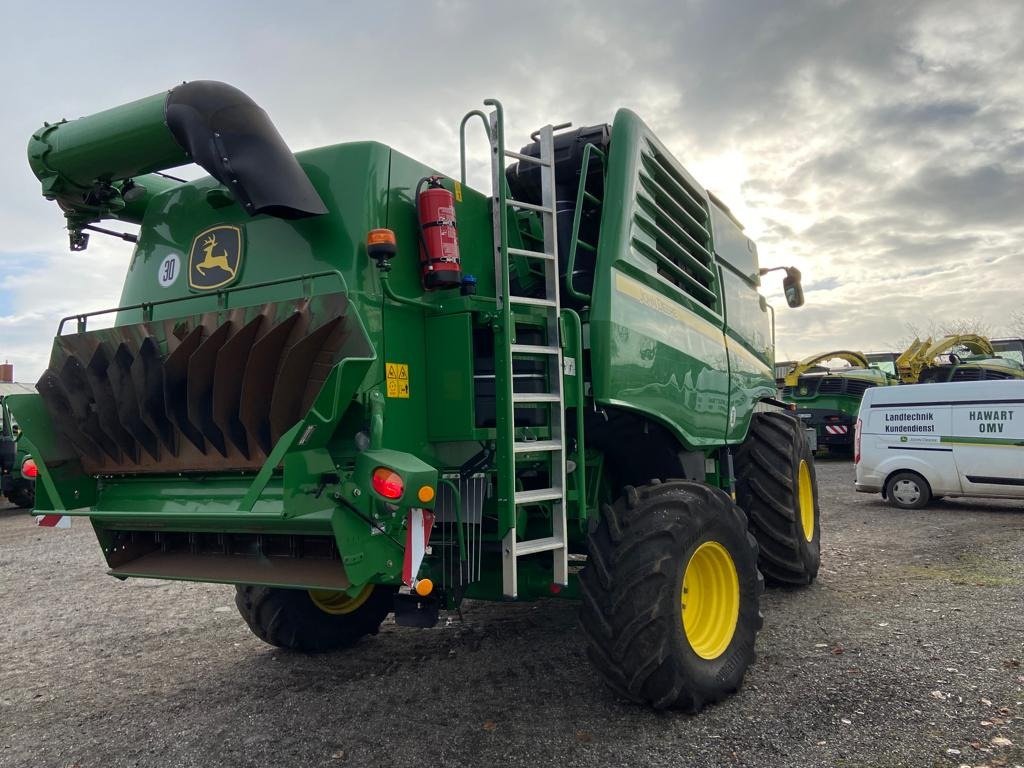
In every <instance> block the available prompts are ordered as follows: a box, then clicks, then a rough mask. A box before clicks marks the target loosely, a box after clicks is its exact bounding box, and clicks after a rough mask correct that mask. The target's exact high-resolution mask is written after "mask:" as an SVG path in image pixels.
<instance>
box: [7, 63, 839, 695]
mask: <svg viewBox="0 0 1024 768" xmlns="http://www.w3.org/2000/svg"><path fill="white" fill-rule="evenodd" d="M487 106H488V107H489V110H488V112H487V113H485V112H483V111H480V110H474V111H473V112H470V113H469V114H468V115H467V116H466V118H465V119H464V120H463V123H462V126H461V134H462V138H463V141H462V145H463V146H462V157H461V160H462V167H463V177H462V178H461V179H459V180H453V179H450V178H447V177H445V176H444V175H442V174H440V173H439V172H438V171H436V170H435V169H432V168H428V167H426V166H425V165H423V164H422V163H419V162H417V161H416V160H413V159H412V158H409V157H407V156H405V155H403V154H401V153H399V152H397V151H395V150H393V149H391V148H389V147H386V146H383V145H381V144H378V143H374V142H359V143H351V144H342V145H338V146H331V147H324V148H321V149H314V150H310V151H306V152H301V153H299V154H297V155H293V154H292V153H291V152H290V151H289V150H288V149H287V147H286V146H285V144H284V142H283V140H282V139H281V138H280V136H279V135H278V133H277V132H276V130H275V129H274V128H273V126H272V124H271V123H270V121H269V120H268V118H267V116H266V114H265V113H264V112H263V111H262V110H261V109H260V108H259V107H258V106H257V105H256V104H254V103H253V102H252V101H251V100H250V99H249V98H248V97H246V96H245V95H244V94H242V93H241V92H239V91H238V90H236V89H234V88H231V87H229V86H226V85H224V84H222V83H214V82H193V83H188V84H185V85H180V86H178V87H176V88H174V89H172V90H171V91H169V92H166V93H161V94H158V95H156V96H153V97H151V98H147V99H143V100H141V101H137V102H134V103H131V104H127V105H124V106H122V107H118V108H115V109H112V110H108V111H106V112H100V113H98V114H96V115H93V116H91V117H85V118H82V119H79V120H75V121H72V122H64V121H61V122H58V123H54V124H48V125H45V126H44V127H43V128H41V129H39V131H38V132H37V133H36V134H35V135H33V137H32V140H31V142H30V145H29V161H30V163H31V166H32V169H33V171H34V172H35V174H36V175H37V176H38V178H39V179H40V181H41V182H42V188H43V194H44V195H45V196H46V197H47V198H49V199H52V200H54V201H55V202H56V203H57V204H58V205H59V206H60V208H61V209H62V211H63V212H64V215H65V217H66V219H67V226H68V230H69V232H70V237H71V247H72V250H81V249H84V248H85V247H86V245H87V242H88V237H89V234H90V232H111V231H113V232H114V233H115V234H119V235H123V236H124V237H125V239H134V238H133V236H131V235H124V233H120V232H118V230H117V229H115V230H110V229H109V227H110V225H107V226H106V227H98V226H97V222H99V221H100V220H104V219H113V220H119V221H122V222H133V223H136V224H139V225H140V231H139V234H138V237H137V243H136V245H135V250H134V253H133V254H132V256H131V260H130V264H129V267H128V274H127V277H126V279H125V283H124V289H123V293H122V298H121V306H120V307H118V308H116V309H112V310H109V311H108V312H102V313H85V314H82V315H79V316H75V317H71V318H67V319H66V320H65V321H64V322H62V323H61V326H60V328H59V329H58V331H57V336H56V339H55V341H54V345H53V352H52V356H51V359H50V364H49V368H48V370H47V371H46V372H45V373H44V374H43V376H42V378H41V379H40V381H39V383H38V389H39V393H40V394H38V395H22V396H18V397H12V398H10V401H11V406H12V408H13V409H14V411H15V412H16V414H17V417H18V420H19V422H20V423H21V425H22V426H23V428H24V430H25V436H26V438H27V439H28V440H30V441H31V444H32V446H33V447H34V455H35V456H36V457H37V458H38V460H39V462H38V463H39V488H38V500H37V505H36V506H37V509H38V510H39V511H40V512H50V513H51V514H52V513H54V512H56V513H59V514H65V515H78V516H83V517H87V518H89V519H90V521H91V523H92V525H93V527H94V529H95V532H96V535H97V537H98V539H99V543H100V546H101V547H102V550H103V554H104V557H105V558H106V561H107V563H108V565H109V567H110V572H111V573H112V574H113V575H114V576H117V577H119V578H127V577H132V576H139V577H150V578H168V579H189V580H195V581H212V582H223V583H228V584H235V585H237V598H236V602H237V605H238V608H239V610H240V612H241V614H242V616H243V618H244V619H245V621H246V622H248V624H249V626H250V627H251V628H252V630H253V632H255V633H256V635H258V636H259V637H260V638H262V639H264V640H266V641H267V642H269V643H272V644H274V645H278V646H281V647H285V648H294V649H300V650H307V651H309V650H329V649H335V648H340V647H344V646H348V645H351V644H352V643H354V642H356V641H357V640H358V639H359V638H361V637H363V636H364V635H367V634H374V633H376V631H377V629H378V627H379V625H380V624H381V622H382V621H383V620H384V618H385V617H386V616H387V615H388V613H389V612H391V611H394V612H395V615H396V619H397V621H398V622H399V623H400V624H415V625H430V624H432V623H433V622H434V621H435V620H436V618H437V614H438V610H439V609H453V608H455V607H457V606H458V605H459V603H460V601H462V600H463V599H464V598H477V599H491V600H502V599H505V600H511V599H535V598H539V597H544V596H552V595H558V596H561V597H578V598H580V599H581V600H582V614H581V615H582V625H583V630H584V635H585V638H586V639H585V642H586V645H587V647H588V649H589V654H590V657H591V658H592V659H593V661H594V663H595V665H596V666H597V668H598V670H599V671H600V672H601V674H602V675H603V676H604V678H605V679H606V680H607V682H608V683H609V685H610V686H611V687H612V688H613V689H614V690H616V691H617V692H619V693H620V694H622V695H623V696H626V697H628V698H630V699H633V700H635V701H639V702H647V703H650V704H652V705H654V706H656V707H682V708H686V709H691V710H696V709H699V708H700V707H701V706H703V705H704V704H705V703H707V702H712V701H716V700H718V699H720V698H722V697H723V696H725V695H726V694H728V693H729V692H730V691H733V690H735V689H736V688H737V687H738V686H739V685H740V683H741V681H742V678H743V675H744V673H745V671H746V668H747V666H748V665H749V664H750V663H751V661H752V660H753V656H754V638H755V634H756V633H757V631H758V629H759V628H760V626H761V617H760V613H759V608H758V604H759V597H760V593H761V585H762V576H761V573H763V574H764V576H765V577H766V578H768V579H769V580H770V581H772V582H776V583H783V584H797V585H799V584H807V583H809V582H811V580H812V579H814V577H815V574H816V573H817V570H818V557H819V536H820V532H819V526H818V505H817V491H816V485H815V476H814V465H813V461H812V457H811V455H810V453H809V451H808V449H807V446H806V444H805V442H804V440H803V438H802V435H801V430H800V428H799V425H798V423H797V421H796V420H795V419H794V418H793V417H792V416H791V415H789V414H788V413H787V412H786V411H785V410H783V408H782V404H781V403H779V402H778V401H776V400H774V396H775V387H774V381H773V377H772V367H771V366H772V364H773V338H772V330H771V329H772V319H771V314H770V308H769V307H768V306H767V305H766V303H765V302H764V299H763V298H762V297H761V296H759V294H758V290H757V289H758V285H759V284H760V275H761V274H762V272H764V271H767V270H761V269H760V267H759V264H758V259H757V250H756V248H755V246H754V244H753V243H752V242H751V241H750V240H748V239H747V238H746V237H745V236H744V235H743V232H742V229H741V227H740V225H739V224H738V223H737V222H736V220H735V219H734V218H733V217H732V215H731V214H730V213H729V211H728V209H727V208H726V207H725V206H724V205H723V204H722V203H720V202H719V201H718V200H716V199H715V198H714V197H713V196H712V195H710V194H709V193H708V192H707V191H705V189H704V188H703V187H702V186H701V185H700V184H699V183H698V182H697V181H696V180H695V179H694V178H693V177H691V176H690V175H689V174H688V173H687V172H686V170H685V169H684V168H683V167H682V166H681V165H680V164H679V162H678V161H676V160H675V158H673V157H672V155H671V154H670V153H669V151H668V150H667V149H666V148H665V146H664V145H662V144H661V142H659V141H658V139H657V138H656V137H655V136H654V134H653V133H652V132H651V131H650V130H649V129H648V128H647V127H646V126H645V125H644V124H643V122H641V121H640V119H639V118H638V117H637V116H636V115H635V114H633V113H632V112H629V111H627V110H620V111H619V112H618V113H617V114H616V115H615V119H614V122H613V124H612V125H610V126H609V125H600V126H594V127H590V128H582V129H578V130H570V129H569V128H568V126H558V127H553V126H550V125H548V126H545V127H542V128H540V129H539V130H538V131H537V132H536V133H534V134H533V136H532V137H531V139H532V141H531V142H530V143H528V144H527V145H526V146H524V147H523V148H522V149H521V150H519V151H513V150H510V149H509V148H508V146H507V144H506V138H505V133H504V125H505V122H504V117H503V113H502V109H501V106H500V104H498V102H496V101H489V102H487ZM477 119H480V120H481V121H482V124H483V128H484V131H483V132H484V133H485V134H486V137H487V147H486V151H487V152H488V155H489V156H490V158H491V161H492V171H493V173H492V178H493V182H494V186H493V189H492V190H491V191H490V194H484V193H481V192H477V191H475V190H473V189H471V188H469V187H468V186H466V183H465V166H466V149H465V136H466V129H467V127H470V126H476V120H477ZM453 159H454V157H453ZM187 162H194V163H197V164H199V165H201V166H202V167H203V168H205V169H206V170H207V171H208V172H209V174H210V176H209V177H208V178H203V179H201V180H199V181H195V182H189V183H186V182H183V181H180V180H177V179H175V178H172V177H169V176H165V175H163V174H162V172H163V171H165V170H167V169H170V168H173V167H175V166H178V165H181V164H184V163H187ZM79 258H81V257H79ZM785 282H786V295H787V299H788V301H789V303H790V304H791V305H794V306H796V305H799V304H800V303H802V292H801V290H800V285H799V274H798V273H797V272H796V271H795V270H789V271H788V274H787V276H786V281H785ZM111 313H112V314H113V315H114V324H113V327H96V326H97V325H102V324H98V323H96V322H95V320H96V319H97V316H98V315H109V314H111ZM758 545H760V549H759V546H758ZM759 565H760V570H759V567H758V566H759Z"/></svg>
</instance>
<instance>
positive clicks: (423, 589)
mask: <svg viewBox="0 0 1024 768" xmlns="http://www.w3.org/2000/svg"><path fill="white" fill-rule="evenodd" d="M433 591H434V582H432V581H431V580H430V579H420V580H419V581H417V582H416V594H417V595H419V596H420V597H426V596H427V595H429V594H430V593H431V592H433Z"/></svg>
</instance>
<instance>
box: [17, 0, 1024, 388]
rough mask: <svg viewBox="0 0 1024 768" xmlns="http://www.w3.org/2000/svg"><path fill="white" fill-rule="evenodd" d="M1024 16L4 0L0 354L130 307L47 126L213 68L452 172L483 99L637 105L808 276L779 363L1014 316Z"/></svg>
mask: <svg viewBox="0 0 1024 768" xmlns="http://www.w3.org/2000/svg"><path fill="white" fill-rule="evenodd" d="M1022 28H1024V3H1021V2H1019V0H1007V1H1006V2H998V1H996V0H990V1H986V0H973V1H972V2H970V3H965V2H962V1H961V0H953V1H951V2H942V1H941V0H935V1H931V2H898V1H897V0H883V1H878V2H873V1H872V0H860V1H857V2H842V1H840V0H748V1H743V2H739V1H733V0H693V1H687V0H677V1H676V2H645V1H643V0H637V1H631V2H628V3H625V2H621V1H615V0H612V1H608V0H579V1H578V2H559V1H558V0H546V1H545V2H534V1H533V0H521V1H520V2H516V3H502V4H499V3H490V2H470V1H465V2H462V1H459V0H441V1H439V2H428V1H426V0H419V1H417V2H386V1H382V0H377V1H375V2H364V3H348V2H330V3H328V2H303V0H293V2H290V3H280V2H256V1H252V2H245V3H243V2H239V1H237V0H236V1H235V2H218V3H210V2H201V3H200V2H190V1H189V0H182V1H180V2H175V3H173V4H170V3H165V4H150V3H139V2H132V3H116V2H107V3H103V4H94V3H65V2H59V1H56V2H50V3H48V4H47V5H46V13H45V14H43V13H41V12H40V11H39V9H38V8H33V7H31V6H30V5H29V4H21V6H20V7H12V4H4V7H3V9H2V10H0V65H2V71H4V72H5V73H7V74H8V76H7V77H5V79H4V99H3V101H4V105H3V108H2V111H0V178H2V179H3V182H2V183H0V232H2V239H0V360H2V359H6V360H10V361H11V362H13V363H14V364H15V373H16V378H17V379H18V380H22V381H34V380H35V379H36V378H37V377H38V376H39V374H40V373H41V372H42V370H43V369H44V368H45V366H46V361H47V358H48V356H49V349H50V344H51V338H52V335H53V332H54V331H55V329H56V326H57V322H58V321H59V319H60V318H61V317H63V316H65V315H69V314H72V313H77V312H82V311H88V310H95V309H103V308H108V307H113V306H116V304H117V300H118V297H119V294H120V290H121V281H122V278H123V273H124V270H125V269H126V267H127V265H128V262H129V260H130V257H131V246H130V245H129V244H127V243H123V242H120V241H116V240H112V239H109V238H104V237H103V236H102V235H93V237H92V240H91V243H90V247H89V249H88V250H87V251H85V252H84V253H75V254H72V253H70V252H69V251H68V248H67V237H66V232H65V231H64V230H63V218H62V216H61V214H60V212H59V211H58V209H57V208H56V206H55V205H54V204H52V203H49V202H47V201H45V200H43V198H42V196H41V195H40V193H39V184H38V182H37V181H36V180H35V178H34V177H33V175H32V173H31V172H30V170H29V168H28V163H27V161H26V158H25V146H26V143H27V141H28V139H29V137H30V135H31V134H32V132H33V131H34V130H35V129H37V128H38V127H40V126H41V125H42V123H43V122H44V121H54V120H57V119H60V118H62V117H68V118H73V117H77V116H81V115H86V114H90V113H92V112H96V111H99V110H101V109H105V108H108V107H112V106H116V105H119V104H122V103H125V102H127V101H131V100H133V99H137V98H141V97H143V96H148V95H150V94H153V93H157V92H160V91H164V90H166V89H168V88H170V87H173V86H174V85H175V84H177V83H179V82H181V81H183V80H195V79H213V80H223V81H225V82H228V83H231V84H232V85H235V86H237V87H238V88H240V89H241V90H243V91H245V92H246V93H248V94H249V95H250V96H251V97H252V98H253V99H254V100H255V101H256V102H257V103H258V104H260V105H261V106H262V107H263V108H264V109H266V111H267V112H268V113H269V114H270V116H271V118H272V119H273V121H274V122H275V124H276V125H277V127H278V129H279V130H280V132H281V133H282V135H283V136H284V137H285V139H286V141H287V142H288V143H289V145H290V146H291V148H292V149H293V150H301V149H307V148H310V147H315V146H320V145H323V144H332V143H338V142H343V141H352V140H362V139H376V140H379V141H383V142H384V143H387V144H390V145H391V146H393V147H395V148H396V149H398V150H400V151H402V152H404V153H406V154H409V155H412V156H414V157H417V158H419V159H421V160H423V161H425V162H427V163H428V164H430V165H432V166H434V167H436V168H438V169H439V170H441V171H442V172H447V173H450V174H453V175H454V174H456V173H458V164H459V149H458V124H459V120H460V119H461V117H462V115H463V114H464V113H465V112H466V111H467V110H469V109H473V108H476V107H478V106H479V105H480V104H481V102H482V100H483V99H485V98H488V97H497V98H500V99H501V100H502V102H503V103H504V105H505V109H506V115H507V121H508V127H507V134H508V135H509V136H510V137H517V138H513V139H512V140H511V141H510V143H511V144H514V143H516V141H517V139H518V137H521V138H522V139H523V143H525V137H526V135H527V134H528V133H529V132H530V131H532V130H533V129H535V128H536V127H538V126H539V125H542V124H545V123H560V122H565V121H570V120H571V121H572V122H573V123H574V124H576V125H592V124H595V123H601V122H610V121H611V119H612V117H613V115H614V112H615V110H616V109H617V108H619V107H629V108H631V109H633V110H634V111H636V112H637V113H638V114H639V115H640V116H641V117H642V118H643V119H644V120H645V121H646V122H647V123H648V125H650V126H651V128H652V129H653V130H654V131H655V133H656V134H658V136H659V137H660V138H661V139H662V141H663V142H664V143H665V144H666V145H667V146H668V147H669V148H670V149H671V150H672V152H673V153H674V154H675V156H676V157H677V158H678V159H679V160H680V161H681V162H682V163H683V165H685V166H686V167H687V169H688V170H689V171H690V172H691V173H692V174H693V175H694V176H696V178H697V179H698V180H699V181H700V182H701V183H702V184H703V185H704V186H705V187H707V188H708V189H709V190H711V191H713V192H714V193H715V194H717V195H718V196H719V197H720V198H721V199H722V200H724V201H725V203H726V204H727V205H729V207H730V208H731V209H732V211H733V212H734V213H735V214H736V215H737V217H738V218H739V219H740V220H741V221H742V222H743V223H744V225H745V227H746V232H747V234H748V235H749V236H750V237H752V238H753V239H754V240H756V241H757V243H758V248H759V253H760V258H761V264H762V266H777V265H794V266H797V267H798V268H799V269H800V270H801V271H802V272H803V275H804V287H805V291H806V299H807V303H806V305H805V306H804V307H803V308H801V309H798V310H791V309H788V308H787V307H786V306H785V302H784V301H783V300H782V297H781V285H780V283H779V282H778V281H776V279H775V278H767V279H766V284H765V289H764V290H765V293H766V295H767V296H768V298H769V300H770V301H771V302H772V303H773V304H774V305H775V307H776V310H777V312H776V336H777V357H778V359H780V360H781V359H795V358H799V357H803V356H805V355H809V354H812V353H817V352H822V351H825V350H829V349H839V348H846V349H859V350H863V351H873V350H881V349H887V348H890V347H892V345H895V344H896V343H897V342H898V341H899V340H902V339H904V338H905V337H906V336H907V327H908V325H915V326H916V327H928V326H930V325H935V324H940V323H942V322H946V321H955V320H963V319H965V318H967V319H977V320H978V321H979V322H983V323H984V324H985V325H986V326H987V327H989V328H992V329H994V330H995V332H996V333H998V334H1004V333H1005V334H1009V333H1011V332H1012V331H1013V330H1015V328H1014V327H1013V325H1012V323H1011V318H1012V317H1013V315H1014V313H1019V312H1020V309H1019V307H1020V305H1021V293H1022V292H1021V284H1020V281H1019V279H1018V278H1019V276H1020V274H1021V272H1022V271H1024V36H1022V35H1021V34H1020V30H1021V29H1022ZM477 138H479V139H480V141H481V142H482V141H483V137H482V135H481V136H480V137H477ZM484 162H486V158H485V157H484V156H483V154H482V153H481V156H480V157H479V159H478V161H477V163H476V165H475V166H472V167H471V171H472V173H471V179H479V180H480V181H481V185H482V184H483V183H484V179H485V178H486V176H485V171H484V165H483V163H484ZM198 175H201V174H200V173H192V174H190V176H191V177H193V178H194V177H196V176H198ZM777 274H778V273H776V275H777ZM1020 316H1021V315H1019V314H1018V317H1020Z"/></svg>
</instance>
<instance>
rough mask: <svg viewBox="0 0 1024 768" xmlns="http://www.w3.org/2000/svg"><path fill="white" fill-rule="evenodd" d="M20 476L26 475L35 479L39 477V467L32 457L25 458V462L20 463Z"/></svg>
mask: <svg viewBox="0 0 1024 768" xmlns="http://www.w3.org/2000/svg"><path fill="white" fill-rule="evenodd" d="M21 476H22V477H27V478H28V479H30V480H35V479H36V478H37V477H39V467H37V466H36V463H35V461H34V460H33V459H25V462H24V463H23V464H22V465H21Z"/></svg>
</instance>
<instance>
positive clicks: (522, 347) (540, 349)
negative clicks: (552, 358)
mask: <svg viewBox="0 0 1024 768" xmlns="http://www.w3.org/2000/svg"><path fill="white" fill-rule="evenodd" d="M509 349H511V350H512V354H513V355H557V354H558V353H559V351H560V350H559V348H558V347H545V346H542V345H540V344H512V345H510V346H509Z"/></svg>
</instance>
